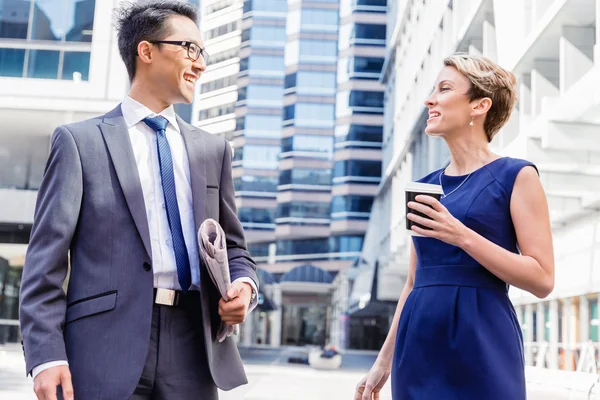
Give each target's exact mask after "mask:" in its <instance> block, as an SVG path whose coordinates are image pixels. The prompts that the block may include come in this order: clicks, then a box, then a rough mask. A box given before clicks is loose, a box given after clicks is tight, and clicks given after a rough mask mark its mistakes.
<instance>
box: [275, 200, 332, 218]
mask: <svg viewBox="0 0 600 400" xmlns="http://www.w3.org/2000/svg"><path fill="white" fill-rule="evenodd" d="M330 213H331V204H330V203H318V202H315V201H303V202H299V201H292V202H289V203H279V204H277V218H315V219H329V217H330Z"/></svg>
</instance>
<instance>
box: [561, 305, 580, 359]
mask: <svg viewBox="0 0 600 400" xmlns="http://www.w3.org/2000/svg"><path fill="white" fill-rule="evenodd" d="M562 310H563V311H562V315H563V326H562V330H563V351H564V360H565V362H564V367H563V368H564V369H565V370H567V371H572V370H573V369H574V368H573V365H572V357H573V346H574V345H575V335H576V333H577V327H576V326H575V321H576V319H575V315H574V313H573V302H572V301H571V299H570V298H566V299H563V303H562Z"/></svg>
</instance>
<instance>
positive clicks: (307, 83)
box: [296, 71, 336, 95]
mask: <svg viewBox="0 0 600 400" xmlns="http://www.w3.org/2000/svg"><path fill="white" fill-rule="evenodd" d="M296 75H297V77H296V79H297V82H296V86H297V89H296V92H297V93H298V94H322V95H327V94H335V88H336V77H335V72H314V71H299V72H298V73H297V74H296Z"/></svg>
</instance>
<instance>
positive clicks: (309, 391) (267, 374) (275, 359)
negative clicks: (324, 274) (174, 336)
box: [0, 346, 586, 400]
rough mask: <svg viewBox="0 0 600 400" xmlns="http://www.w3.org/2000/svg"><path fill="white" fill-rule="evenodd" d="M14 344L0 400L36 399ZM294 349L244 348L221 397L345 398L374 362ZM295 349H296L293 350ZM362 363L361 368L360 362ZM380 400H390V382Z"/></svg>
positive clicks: (544, 391) (547, 393)
mask: <svg viewBox="0 0 600 400" xmlns="http://www.w3.org/2000/svg"><path fill="white" fill-rule="evenodd" d="M19 350H20V349H19V348H18V347H17V346H7V347H4V348H2V347H0V399H3V400H35V396H34V394H33V391H32V389H31V386H32V382H31V379H30V378H25V377H24V376H23V371H24V362H23V357H22V355H21V353H20V351H19ZM293 352H294V350H289V349H284V350H270V349H269V350H253V351H247V350H242V355H243V357H244V361H245V363H246V371H247V374H248V379H249V384H248V385H245V386H243V387H240V388H238V389H235V390H233V391H231V392H223V393H221V395H220V400H296V399H298V400H300V399H311V400H338V399H339V400H345V399H352V398H353V397H352V396H353V392H354V386H355V385H356V382H357V381H358V380H359V379H360V378H361V377H362V376H363V374H364V373H365V372H366V370H367V368H368V367H369V365H370V363H371V362H372V360H373V355H372V354H365V355H361V354H359V353H356V354H355V353H351V354H350V355H349V356H348V357H347V358H348V359H349V360H350V362H349V363H347V362H345V363H344V365H343V367H342V369H341V370H339V371H317V370H314V369H311V368H310V367H308V366H305V365H294V364H287V365H282V364H280V363H281V362H282V361H283V360H282V359H283V358H287V356H288V354H291V353H293ZM296 352H297V351H296ZM361 360H362V362H363V366H362V368H360V367H359V364H360V363H361ZM528 399H529V400H580V399H581V400H584V399H586V396H585V395H584V394H583V393H576V394H574V395H573V396H572V397H569V392H568V391H566V390H562V391H561V390H557V389H552V388H549V387H548V386H547V385H530V390H529V393H528ZM381 400H391V393H390V387H389V383H388V385H386V387H385V390H384V393H383V395H382V396H381Z"/></svg>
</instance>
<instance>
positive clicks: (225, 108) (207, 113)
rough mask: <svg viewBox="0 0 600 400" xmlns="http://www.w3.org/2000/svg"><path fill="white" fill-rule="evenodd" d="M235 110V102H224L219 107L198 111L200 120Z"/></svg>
mask: <svg viewBox="0 0 600 400" xmlns="http://www.w3.org/2000/svg"><path fill="white" fill-rule="evenodd" d="M234 112H235V104H234V103H230V104H224V105H222V106H218V107H212V108H207V109H206V110H202V111H200V112H199V113H198V119H199V120H200V121H202V120H205V119H210V118H217V117H221V116H223V115H227V114H232V113H234Z"/></svg>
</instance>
